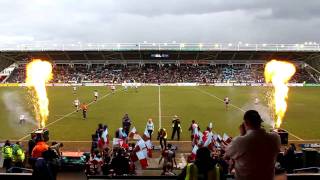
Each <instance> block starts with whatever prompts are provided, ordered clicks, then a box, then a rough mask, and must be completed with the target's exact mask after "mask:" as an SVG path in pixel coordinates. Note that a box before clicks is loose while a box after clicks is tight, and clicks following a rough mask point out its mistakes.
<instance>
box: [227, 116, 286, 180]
mask: <svg viewBox="0 0 320 180" xmlns="http://www.w3.org/2000/svg"><path fill="white" fill-rule="evenodd" d="M243 119H244V127H245V130H246V132H245V133H246V134H245V135H243V136H238V137H236V138H234V139H233V140H232V142H231V143H230V144H229V146H228V147H227V149H226V154H225V157H227V158H231V159H233V160H234V161H235V172H236V179H237V180H242V179H243V180H255V179H260V180H272V179H273V178H274V171H275V163H276V158H277V155H278V153H279V151H280V145H281V143H280V137H279V135H278V134H276V133H268V132H266V131H265V130H264V129H263V128H262V127H261V123H262V122H263V121H262V119H261V117H260V115H259V113H258V112H257V111H255V110H249V111H247V112H245V114H244V118H243ZM242 133H243V132H242Z"/></svg>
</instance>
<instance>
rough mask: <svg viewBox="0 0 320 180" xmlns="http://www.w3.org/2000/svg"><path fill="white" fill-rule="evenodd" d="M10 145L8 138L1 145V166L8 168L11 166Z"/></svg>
mask: <svg viewBox="0 0 320 180" xmlns="http://www.w3.org/2000/svg"><path fill="white" fill-rule="evenodd" d="M12 151H13V150H12V147H11V143H10V141H9V140H6V142H5V143H4V146H3V147H2V158H3V167H4V168H6V170H7V171H8V169H10V168H11V166H12V153H13V152H12Z"/></svg>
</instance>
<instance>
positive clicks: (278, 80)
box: [264, 60, 296, 128]
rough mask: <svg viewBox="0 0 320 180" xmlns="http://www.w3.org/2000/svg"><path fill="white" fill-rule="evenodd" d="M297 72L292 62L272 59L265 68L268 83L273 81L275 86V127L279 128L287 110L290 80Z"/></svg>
mask: <svg viewBox="0 0 320 180" xmlns="http://www.w3.org/2000/svg"><path fill="white" fill-rule="evenodd" d="M295 72H296V68H295V66H294V65H293V64H292V63H289V62H285V61H277V60H272V61H270V62H268V63H267V65H266V67H265V69H264V77H265V80H266V83H269V82H271V83H272V85H273V87H274V94H273V105H274V109H275V115H276V123H275V127H274V128H279V127H280V125H281V123H282V119H283V117H284V115H285V113H286V110H287V101H286V100H287V99H288V92H289V87H288V82H289V80H290V79H291V77H292V76H293V75H294V73H295Z"/></svg>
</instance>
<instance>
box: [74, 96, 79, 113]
mask: <svg viewBox="0 0 320 180" xmlns="http://www.w3.org/2000/svg"><path fill="white" fill-rule="evenodd" d="M73 104H74V107H75V108H76V110H77V112H78V111H79V109H80V101H79V99H78V98H77V99H75V100H74V102H73Z"/></svg>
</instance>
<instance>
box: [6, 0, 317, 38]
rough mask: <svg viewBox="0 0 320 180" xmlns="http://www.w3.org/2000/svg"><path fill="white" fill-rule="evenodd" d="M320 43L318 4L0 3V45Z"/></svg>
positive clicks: (189, 0)
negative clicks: (74, 43)
mask: <svg viewBox="0 0 320 180" xmlns="http://www.w3.org/2000/svg"><path fill="white" fill-rule="evenodd" d="M32 41H46V42H58V43H73V42H83V43H93V42H122V43H124V42H143V41H148V42H172V41H176V42H184V43H186V42H197V43H198V42H201V43H205V42H212V43H216V42H222V43H229V42H230V43H235V42H238V41H241V42H244V43H301V42H302V43H303V42H305V41H308V42H309V41H312V42H314V41H315V42H319V41H320V0H157V1H155V0H0V42H1V43H29V42H32Z"/></svg>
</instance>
